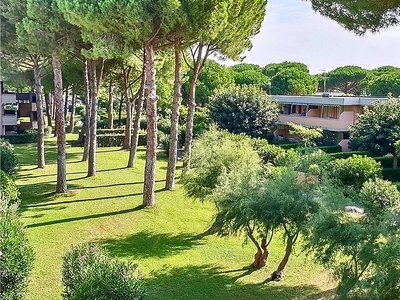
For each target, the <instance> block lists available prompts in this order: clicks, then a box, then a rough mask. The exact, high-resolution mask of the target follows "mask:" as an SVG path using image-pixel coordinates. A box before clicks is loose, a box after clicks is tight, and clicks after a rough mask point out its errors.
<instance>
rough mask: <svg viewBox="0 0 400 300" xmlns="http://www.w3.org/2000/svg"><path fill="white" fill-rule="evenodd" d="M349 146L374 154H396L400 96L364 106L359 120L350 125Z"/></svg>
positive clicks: (398, 138) (399, 124) (399, 136)
mask: <svg viewBox="0 0 400 300" xmlns="http://www.w3.org/2000/svg"><path fill="white" fill-rule="evenodd" d="M350 132H351V133H352V137H351V138H350V142H349V146H350V147H351V148H352V149H353V150H364V151H368V152H369V153H371V154H374V155H386V154H388V153H390V154H395V147H394V144H395V142H396V141H398V140H400V98H393V97H389V98H388V99H387V100H386V101H382V102H380V101H378V100H377V101H375V102H373V103H372V107H371V108H367V107H365V108H364V111H363V113H362V114H360V115H358V119H357V122H356V123H355V124H354V125H352V126H351V127H350Z"/></svg>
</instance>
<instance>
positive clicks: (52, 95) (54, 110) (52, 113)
mask: <svg viewBox="0 0 400 300" xmlns="http://www.w3.org/2000/svg"><path fill="white" fill-rule="evenodd" d="M50 103H51V105H50V106H51V118H52V119H53V120H55V119H56V103H55V100H54V94H50Z"/></svg>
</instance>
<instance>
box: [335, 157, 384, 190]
mask: <svg viewBox="0 0 400 300" xmlns="http://www.w3.org/2000/svg"><path fill="white" fill-rule="evenodd" d="M328 169H329V170H330V176H332V177H333V178H334V179H336V180H338V181H339V182H340V183H341V184H342V185H345V186H354V187H356V188H360V187H361V186H362V184H363V183H364V182H365V181H367V180H368V179H375V178H380V177H381V176H382V167H381V165H380V163H378V162H376V161H375V160H374V159H373V158H372V157H368V156H361V155H353V156H352V157H349V158H347V159H336V160H333V161H331V162H330V163H329V164H328Z"/></svg>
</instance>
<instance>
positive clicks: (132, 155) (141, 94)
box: [127, 51, 146, 168]
mask: <svg viewBox="0 0 400 300" xmlns="http://www.w3.org/2000/svg"><path fill="white" fill-rule="evenodd" d="M145 59H146V55H145V51H143V70H142V79H141V81H140V88H139V91H138V99H137V106H136V109H135V120H134V122H133V133H132V139H131V148H130V150H129V158H128V165H127V167H128V168H133V167H134V166H135V160H136V153H137V148H138V143H139V134H140V118H141V116H142V110H143V102H144V100H145V96H146V95H145V89H144V82H145V78H146V75H145V65H144V62H145Z"/></svg>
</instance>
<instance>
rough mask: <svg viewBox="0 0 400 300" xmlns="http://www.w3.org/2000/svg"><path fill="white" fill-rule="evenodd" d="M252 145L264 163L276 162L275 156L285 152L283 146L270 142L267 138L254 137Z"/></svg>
mask: <svg viewBox="0 0 400 300" xmlns="http://www.w3.org/2000/svg"><path fill="white" fill-rule="evenodd" d="M252 146H253V149H254V150H255V151H256V152H257V153H258V155H259V156H260V158H261V160H262V162H263V163H264V164H267V163H274V160H275V158H276V157H277V156H278V155H279V154H282V153H284V152H285V150H284V149H282V148H281V147H278V146H275V145H271V144H268V141H267V140H265V139H259V138H258V139H253V140H252Z"/></svg>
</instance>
